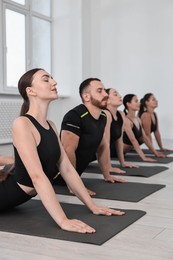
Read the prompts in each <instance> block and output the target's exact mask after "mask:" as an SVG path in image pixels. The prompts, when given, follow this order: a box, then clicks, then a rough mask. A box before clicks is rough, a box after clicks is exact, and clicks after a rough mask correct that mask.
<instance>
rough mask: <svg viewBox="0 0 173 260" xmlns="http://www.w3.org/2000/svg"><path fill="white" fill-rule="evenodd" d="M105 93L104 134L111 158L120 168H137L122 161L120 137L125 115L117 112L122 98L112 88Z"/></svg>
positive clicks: (121, 141)
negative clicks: (114, 158) (106, 95)
mask: <svg viewBox="0 0 173 260" xmlns="http://www.w3.org/2000/svg"><path fill="white" fill-rule="evenodd" d="M106 93H107V94H108V102H107V107H106V110H104V112H105V113H106V116H107V124H106V127H105V133H106V137H107V140H108V142H109V143H110V154H111V157H117V158H118V160H119V162H120V165H121V166H122V167H129V168H133V167H134V168H138V166H136V165H133V164H131V163H128V162H126V161H125V159H124V152H123V139H122V137H123V125H124V120H125V118H124V117H125V115H124V113H123V112H122V111H119V110H117V109H118V107H119V106H121V105H122V103H123V101H122V97H121V95H120V94H119V93H118V91H117V90H116V89H113V88H108V89H106Z"/></svg>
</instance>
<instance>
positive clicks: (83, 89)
mask: <svg viewBox="0 0 173 260" xmlns="http://www.w3.org/2000/svg"><path fill="white" fill-rule="evenodd" d="M79 93H80V96H81V99H82V101H83V104H80V105H78V106H76V107H75V108H73V109H72V110H70V111H69V112H67V114H66V115H65V116H64V118H63V121H62V125H61V141H62V144H63V146H64V149H65V151H66V153H67V155H68V157H69V159H70V161H71V163H72V164H73V166H74V167H75V168H76V170H77V172H78V173H79V175H81V174H82V173H83V172H84V170H85V169H86V167H87V166H88V164H89V163H90V162H91V161H93V160H95V159H96V157H97V159H98V162H99V165H100V167H101V170H102V173H103V175H104V179H105V181H109V182H115V181H118V182H123V181H124V180H122V179H118V178H116V177H113V176H111V175H110V172H109V169H110V166H111V160H110V151H109V143H108V142H107V140H106V137H105V134H104V130H105V126H106V122H107V119H106V114H105V113H104V112H103V111H102V109H105V108H106V105H107V100H108V95H107V93H106V92H105V89H104V86H103V84H102V82H101V81H100V80H99V79H97V78H89V79H86V80H85V81H83V82H82V83H81V85H80V88H79ZM114 169H115V172H121V173H123V172H124V171H122V170H120V169H118V168H114ZM88 192H89V194H90V195H94V194H95V193H94V192H92V191H89V190H88Z"/></svg>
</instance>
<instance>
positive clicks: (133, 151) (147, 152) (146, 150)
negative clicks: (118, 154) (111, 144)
mask: <svg viewBox="0 0 173 260" xmlns="http://www.w3.org/2000/svg"><path fill="white" fill-rule="evenodd" d="M142 151H143V152H144V153H145V154H153V153H152V152H151V151H150V150H149V149H147V148H143V149H142ZM156 151H158V152H160V150H157V149H156ZM129 153H135V154H136V150H134V149H133V150H131V151H130V152H129ZM163 153H164V154H166V155H169V154H172V153H173V150H172V151H164V152H163Z"/></svg>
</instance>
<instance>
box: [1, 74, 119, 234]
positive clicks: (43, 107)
mask: <svg viewBox="0 0 173 260" xmlns="http://www.w3.org/2000/svg"><path fill="white" fill-rule="evenodd" d="M56 85H57V83H56V81H55V80H54V79H53V78H52V77H51V75H50V74H49V73H47V72H46V71H45V70H43V69H32V70H30V71H28V72H26V73H25V74H24V75H23V76H22V77H21V78H20V80H19V82H18V88H19V92H20V94H21V96H22V98H23V100H24V103H23V105H22V109H21V116H20V117H18V118H17V119H16V120H15V121H14V123H13V129H12V133H13V146H14V154H15V170H14V171H13V174H8V175H7V174H6V175H3V181H1V182H0V211H4V210H8V209H10V208H13V207H16V206H18V205H20V204H22V203H24V202H26V201H28V200H30V199H31V198H32V197H33V196H35V195H36V194H38V195H39V198H40V200H41V201H42V203H43V205H44V206H45V208H46V210H47V211H48V213H49V214H50V216H51V217H52V218H53V219H54V221H55V222H56V223H57V225H59V226H60V228H62V229H64V230H67V231H73V232H74V231H75V232H80V233H93V232H95V229H94V228H92V227H90V226H89V225H87V224H85V223H83V222H81V221H79V220H73V219H72V220H70V219H68V218H67V216H66V215H65V213H64V211H63V209H62V207H61V205H60V203H59V202H58V199H57V196H56V194H55V191H54V189H53V187H52V184H51V182H52V181H53V178H55V177H56V175H57V173H58V169H59V171H60V172H61V175H62V177H63V178H64V180H65V182H67V185H68V186H69V187H70V189H71V190H72V192H73V193H74V194H76V195H77V196H78V197H79V199H80V200H81V201H82V202H83V203H85V204H86V206H87V207H88V208H89V209H90V210H91V212H93V213H94V214H104V215H123V214H124V212H121V211H119V210H112V209H109V208H105V207H100V206H97V205H96V204H95V203H94V202H93V200H92V199H91V197H90V196H89V194H88V192H87V190H86V188H85V187H84V185H83V182H82V181H81V178H80V177H79V176H78V174H77V172H76V170H75V169H74V167H73V166H72V165H71V163H70V162H69V160H68V158H67V155H66V153H65V152H64V149H63V147H62V144H61V142H60V140H59V134H58V133H57V129H56V127H55V125H54V123H53V122H51V121H49V120H47V112H48V106H49V103H50V102H51V101H53V100H55V99H57V98H58V95H57V89H56ZM4 176H6V178H4Z"/></svg>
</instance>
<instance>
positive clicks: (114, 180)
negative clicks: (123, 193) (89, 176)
mask: <svg viewBox="0 0 173 260" xmlns="http://www.w3.org/2000/svg"><path fill="white" fill-rule="evenodd" d="M104 179H105V181H107V182H111V183H115V182H127V181H126V180H125V179H122V178H116V177H113V176H111V175H108V176H105V177H104Z"/></svg>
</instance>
